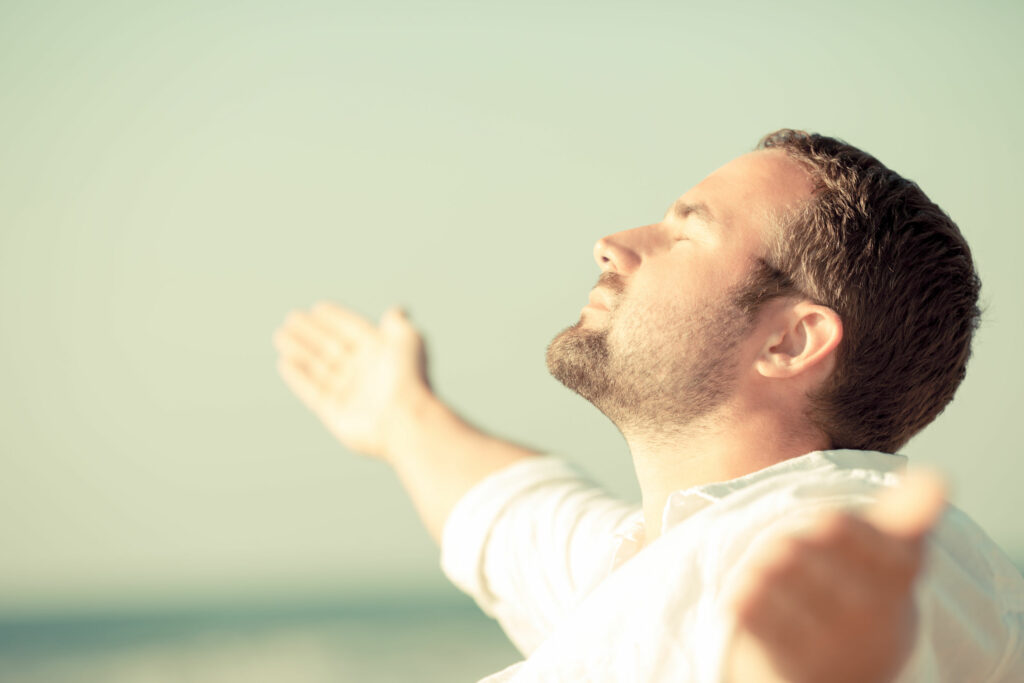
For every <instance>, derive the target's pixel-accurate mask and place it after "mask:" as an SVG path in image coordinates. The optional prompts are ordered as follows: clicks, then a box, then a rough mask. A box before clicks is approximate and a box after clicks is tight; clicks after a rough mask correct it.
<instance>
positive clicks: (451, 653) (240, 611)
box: [0, 598, 522, 683]
mask: <svg viewBox="0 0 1024 683" xmlns="http://www.w3.org/2000/svg"><path fill="white" fill-rule="evenodd" d="M521 658H522V657H521V655H520V654H519V653H518V652H517V651H516V649H515V648H514V647H513V646H512V645H511V644H510V643H509V641H508V640H507V639H506V638H505V636H504V634H503V633H502V632H501V630H500V628H499V627H498V626H497V624H496V623H495V622H494V621H492V620H491V619H489V618H487V617H486V616H484V615H483V614H482V613H481V612H480V611H479V609H477V608H476V607H475V606H474V605H472V604H471V603H468V604H467V603H463V602H459V603H453V602H450V601H448V602H445V601H439V600H434V601H431V600H429V599H421V598H416V599H412V600H408V601H394V602H391V603H389V604H381V603H380V602H379V601H378V602H376V603H373V604H371V603H366V604H362V603H347V604H337V603H335V604H315V605H311V604H303V605H276V606H273V607H266V606H261V607H258V608H256V607H251V608H247V607H232V608H230V609H229V608H217V609H214V608H206V609H182V610H180V611H163V612H153V613H131V614H120V615H119V614H104V615H99V614H91V615H88V616H84V615H78V616H52V615H51V616H45V617H43V616H37V617H24V618H0V681H3V683H93V682H95V683H164V682H168V683H169V682H171V681H173V682H175V683H177V682H187V683H229V682H231V683H233V682H235V681H238V682H239V683H241V682H243V681H244V682H245V683H264V682H266V683H270V682H274V683H328V682H331V683H335V682H337V681H360V682H362V683H377V682H380V683H384V682H388V683H396V682H400V681H418V682H423V683H432V682H438V683H440V682H442V681H443V682H445V683H457V682H459V681H470V682H472V681H476V680H478V679H480V678H482V677H484V676H486V675H488V674H491V673H494V672H495V671H498V670H500V669H502V668H504V667H506V666H508V665H509V664H512V663H514V662H516V661H518V660H519V659H521Z"/></svg>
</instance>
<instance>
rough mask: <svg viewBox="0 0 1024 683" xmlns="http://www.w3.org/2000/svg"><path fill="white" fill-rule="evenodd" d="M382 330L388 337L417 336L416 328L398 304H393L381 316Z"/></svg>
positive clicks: (404, 337) (403, 337) (405, 337)
mask: <svg viewBox="0 0 1024 683" xmlns="http://www.w3.org/2000/svg"><path fill="white" fill-rule="evenodd" d="M380 330H381V332H383V333H384V334H385V335H386V336H388V337H392V338H397V339H403V340H408V339H409V338H410V337H411V338H415V337H416V336H417V333H416V329H415V328H414V327H413V326H412V323H410V322H409V317H408V316H407V315H406V313H405V311H404V310H403V309H402V308H400V307H398V306H392V307H391V308H389V309H387V310H386V311H384V313H383V314H382V315H381V317H380Z"/></svg>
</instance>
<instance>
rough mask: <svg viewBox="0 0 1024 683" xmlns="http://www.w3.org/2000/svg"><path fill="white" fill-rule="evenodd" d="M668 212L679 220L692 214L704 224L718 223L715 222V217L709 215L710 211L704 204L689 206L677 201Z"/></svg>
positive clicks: (698, 203)
mask: <svg viewBox="0 0 1024 683" xmlns="http://www.w3.org/2000/svg"><path fill="white" fill-rule="evenodd" d="M669 211H670V212H671V213H673V214H675V215H676V216H677V217H678V218H681V219H686V218H688V217H689V216H690V215H691V214H692V215H694V216H696V217H697V218H700V219H701V220H703V221H704V222H705V223H715V224H716V225H717V224H718V221H717V220H715V217H714V216H713V215H712V214H711V209H709V208H708V205H707V204H705V203H704V202H696V203H694V204H690V203H689V202H684V201H682V200H681V199H679V200H676V202H675V203H674V204H673V205H672V208H671V209H669Z"/></svg>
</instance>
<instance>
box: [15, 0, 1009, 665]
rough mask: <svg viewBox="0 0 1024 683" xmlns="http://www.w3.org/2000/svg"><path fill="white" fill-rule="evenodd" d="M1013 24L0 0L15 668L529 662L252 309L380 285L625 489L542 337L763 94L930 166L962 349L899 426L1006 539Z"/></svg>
mask: <svg viewBox="0 0 1024 683" xmlns="http://www.w3.org/2000/svg"><path fill="white" fill-rule="evenodd" d="M1022 34H1024V5H1021V3H1019V2H1016V1H1014V0H1006V1H1005V2H976V3H969V4H968V3H943V2H898V3H892V2H867V3H855V4H851V3H838V2H836V3H831V4H828V3H822V2H820V1H814V2H811V1H807V2H788V3H786V2H783V3H779V2H775V3H761V2H729V1H726V2H719V3H685V2H674V3H667V2H666V3H629V4H628V5H627V4H626V3H621V4H620V5H611V4H606V3H601V2H579V3H570V2H543V3H541V2H517V3H501V4H497V3H494V4H493V5H492V6H485V3H479V2H468V1H467V2H431V3H414V2H404V3H403V2H389V1H383V2H382V1H380V0H375V1H374V2H369V1H366V2H326V1H324V2H312V1H308V0H298V1H291V2H288V3H284V2H278V3H271V2H249V3H226V2H209V1H207V2H194V1H184V2H176V3H129V2H100V1H93V2H88V3H84V2H45V1H44V2H12V1H11V0H7V1H5V2H2V3H0V466H2V470H0V679H2V680H5V681H6V680H18V681H21V680H31V681H64V680H69V681H70V680H74V681H84V680H103V681H129V682H136V681H164V680H167V681H171V680H175V681H176V680H194V681H233V680H246V681H258V680H267V681H280V680H289V681H328V680H360V681H376V680H381V681H384V680H421V681H422V680H437V681H456V680H475V679H476V678H479V677H481V676H483V675H485V674H488V673H491V672H492V671H494V670H496V669H498V668H501V667H503V666H505V665H507V664H510V663H512V662H513V661H514V660H516V659H518V657H517V655H516V652H515V650H514V649H513V648H512V647H511V646H510V645H509V644H508V643H507V642H506V641H505V640H504V639H503V636H502V635H501V633H500V631H499V630H498V629H497V628H496V627H495V626H494V625H493V624H492V623H491V622H490V621H489V620H487V619H486V618H485V617H483V616H482V615H480V614H479V613H478V612H477V611H476V609H475V607H474V605H473V604H472V602H471V601H469V600H468V599H467V598H465V597H464V596H462V595H461V594H459V593H458V592H457V591H456V590H455V589H454V588H452V587H451V586H450V585H449V584H447V582H446V581H445V579H444V578H443V576H442V575H441V572H440V570H439V567H438V555H437V551H436V549H435V548H434V547H433V545H432V543H431V541H430V540H429V539H428V537H427V536H426V534H425V532H424V531H423V530H422V529H421V527H420V523H419V521H418V519H417V518H416V517H415V515H414V512H413V510H412V507H411V504H410V503H408V502H407V501H406V499H405V497H404V494H403V493H402V492H401V490H400V488H399V486H398V484H397V482H396V480H395V478H394V477H393V475H392V474H391V472H390V471H389V470H388V469H387V468H386V467H384V466H383V465H381V464H379V463H376V462H372V461H368V460H365V459H362V458H360V457H357V456H355V455H353V454H351V453H349V452H346V451H345V450H344V449H342V448H341V447H340V446H339V445H337V444H336V442H334V441H333V439H332V438H331V436H330V435H329V434H328V433H327V432H326V430H325V429H323V428H322V427H321V426H320V424H319V423H318V422H317V421H316V419H315V418H314V417H313V416H312V415H310V414H308V413H307V412H306V410H305V409H304V408H303V407H302V405H301V404H300V403H299V401H298V400H297V399H295V398H294V397H293V396H292V395H291V394H290V393H289V392H288V390H287V389H286V387H285V385H284V383H283V382H282V381H281V380H280V379H279V378H278V376H277V374H276V371H275V368H274V363H275V358H276V353H275V352H274V350H273V348H272V346H271V334H272V332H273V330H274V329H275V328H276V327H277V326H278V325H280V324H281V322H282V321H283V319H284V317H285V315H286V314H287V313H288V311H290V310H292V309H295V308H308V307H309V306H311V305H312V304H313V303H314V302H315V301H316V300H318V299H321V298H327V299H332V300H334V301H337V302H339V303H341V304H343V305H346V306H349V307H352V308H354V309H356V310H358V311H360V312H362V313H364V314H366V315H368V316H370V317H372V318H376V317H377V316H378V315H379V314H380V312H381V311H382V310H383V309H384V308H385V307H387V306H388V305H391V304H396V303H397V304H402V305H404V306H406V307H407V308H408V310H409V311H410V314H411V316H412V318H413V319H414V321H416V322H417V323H418V324H419V325H420V326H421V328H422V329H423V330H424V332H425V335H426V337H427V339H428V343H429V346H430V349H431V360H432V375H433V380H434V384H435V386H436V387H437V388H438V390H439V392H440V393H441V395H442V396H443V397H444V398H446V399H447V400H448V401H450V402H451V403H452V404H453V405H454V406H455V407H456V409H458V410H459V411H460V412H462V413H463V414H464V415H466V416H467V417H468V418H469V419H471V420H472V421H474V422H476V423H477V424H479V425H481V426H484V427H486V428H488V429H490V430H492V431H495V432H497V433H498V434H502V435H505V436H508V437H511V438H513V439H516V440H518V441H520V442H523V443H526V444H527V445H531V446H534V447H538V448H544V449H548V450H551V451H554V452H559V453H562V454H564V455H565V456H566V457H568V458H570V459H571V460H572V461H574V462H575V463H577V464H579V465H580V466H581V467H583V468H584V469H585V470H586V471H588V472H589V473H591V474H592V475H593V476H594V477H595V478H596V479H597V480H598V481H600V482H602V483H604V484H605V485H607V486H608V488H609V489H611V490H612V491H613V492H615V493H618V494H620V495H622V496H625V497H627V498H630V499H633V500H637V499H638V494H637V489H636V485H635V482H634V479H633V473H632V467H631V464H630V461H629V457H628V453H627V452H626V450H625V447H624V443H623V441H622V440H621V438H620V436H619V435H618V432H616V431H615V430H614V428H613V427H611V425H610V424H609V423H607V422H606V421H605V420H604V418H603V417H602V416H601V415H600V414H599V413H597V411H595V410H594V409H593V408H591V407H590V406H589V404H587V403H585V402H583V401H581V400H579V399H578V398H576V397H575V396H572V395H571V394H570V393H569V392H567V391H566V390H564V389H563V388H562V387H561V386H560V385H558V384H557V383H556V382H555V381H554V380H552V379H551V378H550V377H549V376H548V375H547V373H546V370H545V367H544V349H545V346H546V345H547V343H548V341H549V340H550V339H551V337H552V336H553V335H554V334H555V333H556V332H558V331H559V330H561V329H562V328H564V327H566V326H567V325H569V324H571V323H573V322H575V321H576V319H577V318H578V314H579V309H580V307H581V306H582V305H583V304H584V303H585V302H586V297H587V293H588V291H589V289H590V288H591V287H592V286H593V284H594V283H595V281H596V279H597V275H598V269H597V267H596V266H595V264H594V263H593V261H592V257H591V247H592V245H593V243H594V241H595V240H596V239H597V238H598V237H600V236H602V235H604V234H607V233H609V232H614V231H617V230H620V229H622V228H625V227H632V226H636V225H641V224H644V223H648V222H652V221H655V220H657V219H659V218H660V217H661V215H662V213H663V212H664V210H665V209H666V208H667V207H668V205H669V204H670V203H671V201H672V200H673V199H675V197H677V196H678V195H679V194H681V193H682V192H684V191H685V190H686V189H688V188H689V187H690V186H692V185H693V184H695V183H696V182H698V181H700V180H701V178H703V177H704V176H705V175H706V174H707V173H709V172H710V171H712V170H714V169H715V168H717V167H718V166H720V165H721V164H723V163H725V162H726V161H728V160H729V159H731V158H733V157H734V156H737V155H739V154H742V153H744V152H746V151H748V150H749V149H751V148H752V147H753V146H754V145H755V144H756V142H757V141H758V139H759V138H760V137H761V136H762V135H763V134H765V133H767V132H769V131H771V130H774V129H776V128H779V127H783V126H786V127H800V128H806V129H810V130H815V131H819V132H823V133H827V134H831V135H836V136H839V137H842V138H845V139H847V140H848V141H850V142H852V143H854V144H856V145H858V146H860V147H862V148H864V149H866V150H867V151H869V152H871V153H873V154H875V155H876V156H878V157H879V158H881V159H882V161H883V162H885V163H887V164H888V165H890V166H891V167H893V168H895V169H896V170H898V171H899V172H901V173H903V174H904V175H906V176H908V177H910V178H912V179H914V180H916V181H918V182H919V183H920V184H921V185H922V187H924V189H925V190H926V192H928V193H929V195H930V196H931V197H932V198H933V199H934V200H935V201H937V202H938V203H939V204H940V205H941V206H942V207H943V208H944V209H945V210H946V211H947V212H948V213H949V214H950V215H951V216H952V217H953V218H954V220H956V221H957V222H958V223H959V224H960V226H961V228H962V229H963V231H964V233H965V234H966V236H967V238H968V240H969V241H970V243H971V245H972V246H973V248H974V250H975V255H976V260H977V264H978V268H979V271H980V273H981V276H982V280H983V282H984V291H983V298H984V302H985V305H986V306H987V312H986V318H985V322H984V325H983V327H982V329H981V330H980V332H979V334H978V337H977V342H976V347H975V357H974V359H973V361H972V363H971V367H970V370H969V373H968V378H967V380H966V382H965V383H964V384H963V386H962V388H961V389H960V391H959V393H958V395H957V398H956V400H955V401H954V403H953V404H952V405H951V406H950V407H949V408H948V409H947V410H946V411H945V413H944V414H943V415H942V416H941V417H940V418H939V420H938V421H937V422H936V423H935V424H934V425H933V426H931V427H930V428H929V429H928V430H927V431H926V432H924V433H922V434H921V435H920V436H919V437H917V438H916V439H915V440H914V441H912V442H911V444H910V445H909V446H908V448H907V449H906V450H905V452H906V453H907V454H909V455H910V456H911V457H912V462H914V463H919V464H927V465H933V466H937V467H939V468H941V469H942V470H943V471H944V472H945V473H946V474H947V475H948V477H949V479H950V480H951V483H952V487H953V499H954V501H955V502H956V503H957V504H958V505H960V506H961V507H962V508H964V509H965V510H966V511H967V512H968V513H969V514H971V515H972V516H973V517H974V518H975V519H976V520H977V521H978V522H979V523H980V524H981V525H982V526H983V527H984V528H985V529H987V530H988V532H989V533H990V534H991V535H992V537H993V538H995V540H996V541H997V542H998V543H999V544H1000V545H1001V546H1002V547H1003V548H1004V549H1005V550H1006V552H1007V553H1008V554H1009V555H1010V557H1011V558H1013V559H1014V560H1015V561H1016V562H1017V563H1018V566H1021V564H1022V563H1024V525H1022V523H1021V522H1020V517H1019V514H1017V508H1018V507H1019V501H1018V500H1016V499H1015V498H1016V496H1017V495H1019V487H1020V481H1021V478H1022V476H1024V464H1022V458H1021V455H1022V452H1021V447H1020V445H1019V437H1018V436H1017V432H1016V429H1017V428H1016V427H1014V425H1019V424H1020V417H1019V416H1020V415H1021V413H1022V412H1024V396H1022V391H1021V387H1022V385H1024V369H1022V364H1021V362H1020V356H1019V348H1020V343H1021V340H1022V339H1024V306H1022V305H1021V295H1022V294H1024V276H1022V274H1021V272H1022V271H1021V269H1020V268H1019V261H1020V255H1021V252H1022V250H1024V236H1022V235H1024V233H1022V224H1021V220H1020V188H1021V187H1022V185H1024V172H1022V170H1021V169H1022V166H1021V163H1020V158H1021V155H1022V153H1024V133H1022V129H1021V126H1020V123H1019V121H1020V110H1021V106H1022V105H1024V91H1022V89H1021V85H1020V84H1021V82H1022V75H1024V48H1022V43H1021V42H1020V40H1019V38H1020V36H1021V35H1022Z"/></svg>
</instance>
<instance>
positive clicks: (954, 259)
mask: <svg viewBox="0 0 1024 683" xmlns="http://www.w3.org/2000/svg"><path fill="white" fill-rule="evenodd" d="M757 148H758V149H779V150H782V151H784V152H785V153H786V154H788V155H789V157H790V158H792V159H794V160H796V161H797V162H799V163H800V164H801V165H802V166H803V167H804V168H805V169H806V170H807V171H808V172H809V173H810V175H811V178H812V180H813V182H814V186H815V189H814V194H813V196H812V198H811V199H810V201H808V202H806V203H805V204H804V205H803V206H801V207H800V208H798V209H797V210H795V211H792V212H790V213H789V214H788V215H787V216H785V217H784V218H782V219H781V220H780V228H781V229H780V230H778V231H777V235H776V237H777V239H775V240H774V241H773V243H772V244H770V245H769V248H768V251H767V253H766V255H765V257H764V258H763V259H762V260H761V261H760V263H759V267H758V268H757V269H756V273H755V277H754V279H753V280H752V281H751V283H750V284H749V285H748V286H747V287H746V288H745V289H744V291H743V293H742V294H741V295H740V296H739V297H738V299H737V303H739V304H740V306H741V307H743V308H744V310H746V311H747V312H748V313H751V314H752V313H754V312H756V311H757V310H758V308H759V307H760V305H761V304H762V303H764V302H765V301H767V300H768V299H771V298H774V297H777V296H786V295H793V294H796V295H800V296H805V297H807V298H809V299H811V300H813V301H815V302H816V303H819V304H822V305H824V306H828V307H829V308H831V309H832V310H834V311H835V312H836V313H837V314H839V316H840V318H841V319H842V321H843V339H842V341H841V342H840V344H839V346H838V347H837V350H836V364H835V369H834V371H833V373H832V374H831V376H830V377H829V379H828V380H827V381H826V382H824V383H823V384H822V385H821V386H820V387H818V389H817V390H815V391H814V392H813V393H811V394H810V395H809V397H808V398H809V407H808V417H809V418H810V419H811V421H812V423H814V424H815V426H817V427H818V428H819V429H820V430H821V431H822V432H823V433H824V434H825V435H827V436H828V437H829V439H830V440H831V445H832V448H855V449H864V450H878V451H885V452H889V453H892V452H895V451H896V450H897V449H899V448H901V447H902V446H903V445H904V444H905V443H906V442H907V441H908V440H910V438H911V437H912V436H913V435H914V434H916V433H917V432H919V431H920V430H921V429H922V428H924V427H925V425H927V424H928V423H930V422H931V421H932V420H934V419H935V417H936V416H937V415H938V414H939V413H941V412H942V410H943V409H944V408H945V407H946V405H947V404H948V403H949V402H950V401H951V400H952V398H953V394H954V393H955V392H956V389H957V387H958V386H959V384H960V382H961V381H962V380H963V378H964V375H965V373H966V368H967V360H968V358H969V357H970V355H971V338H972V336H973V334H974V331H975V330H976V329H977V327H978V322H979V318H980V314H981V312H980V310H979V309H978V294H979V291H980V288H981V281H980V280H979V279H978V276H977V274H976V273H975V270H974V264H973V262H972V259H971V252H970V249H969V248H968V246H967V242H966V241H965V240H964V238H963V235H961V234H960V230H959V229H958V228H957V226H956V224H955V223H953V221H952V220H951V219H950V218H949V216H947V215H946V214H945V213H944V212H943V211H942V209H940V208H939V207H938V206H937V205H936V204H935V203H933V202H932V201H931V200H930V199H928V197H927V196H926V195H925V194H924V192H922V191H921V188H920V187H918V186H917V184H916V183H914V182H912V181H910V180H907V179H906V178H903V177H902V176H900V175H899V174H897V173H895V172H893V171H891V170H889V169H888V168H886V167H885V166H884V165H883V164H882V163H881V162H880V161H878V160H877V159H875V158H874V157H873V156H871V155H869V154H867V153H865V152H862V151H861V150H859V149H857V148H856V147H853V146H852V145H849V144H847V143H845V142H843V141H842V140H837V139H835V138H830V137H825V136H822V135H817V134H808V133H805V132H803V131H795V130H789V129H783V130H779V131H776V132H774V133H771V134H769V135H767V136H765V137H764V138H763V139H762V140H761V142H760V143H759V144H758V146H757Z"/></svg>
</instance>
